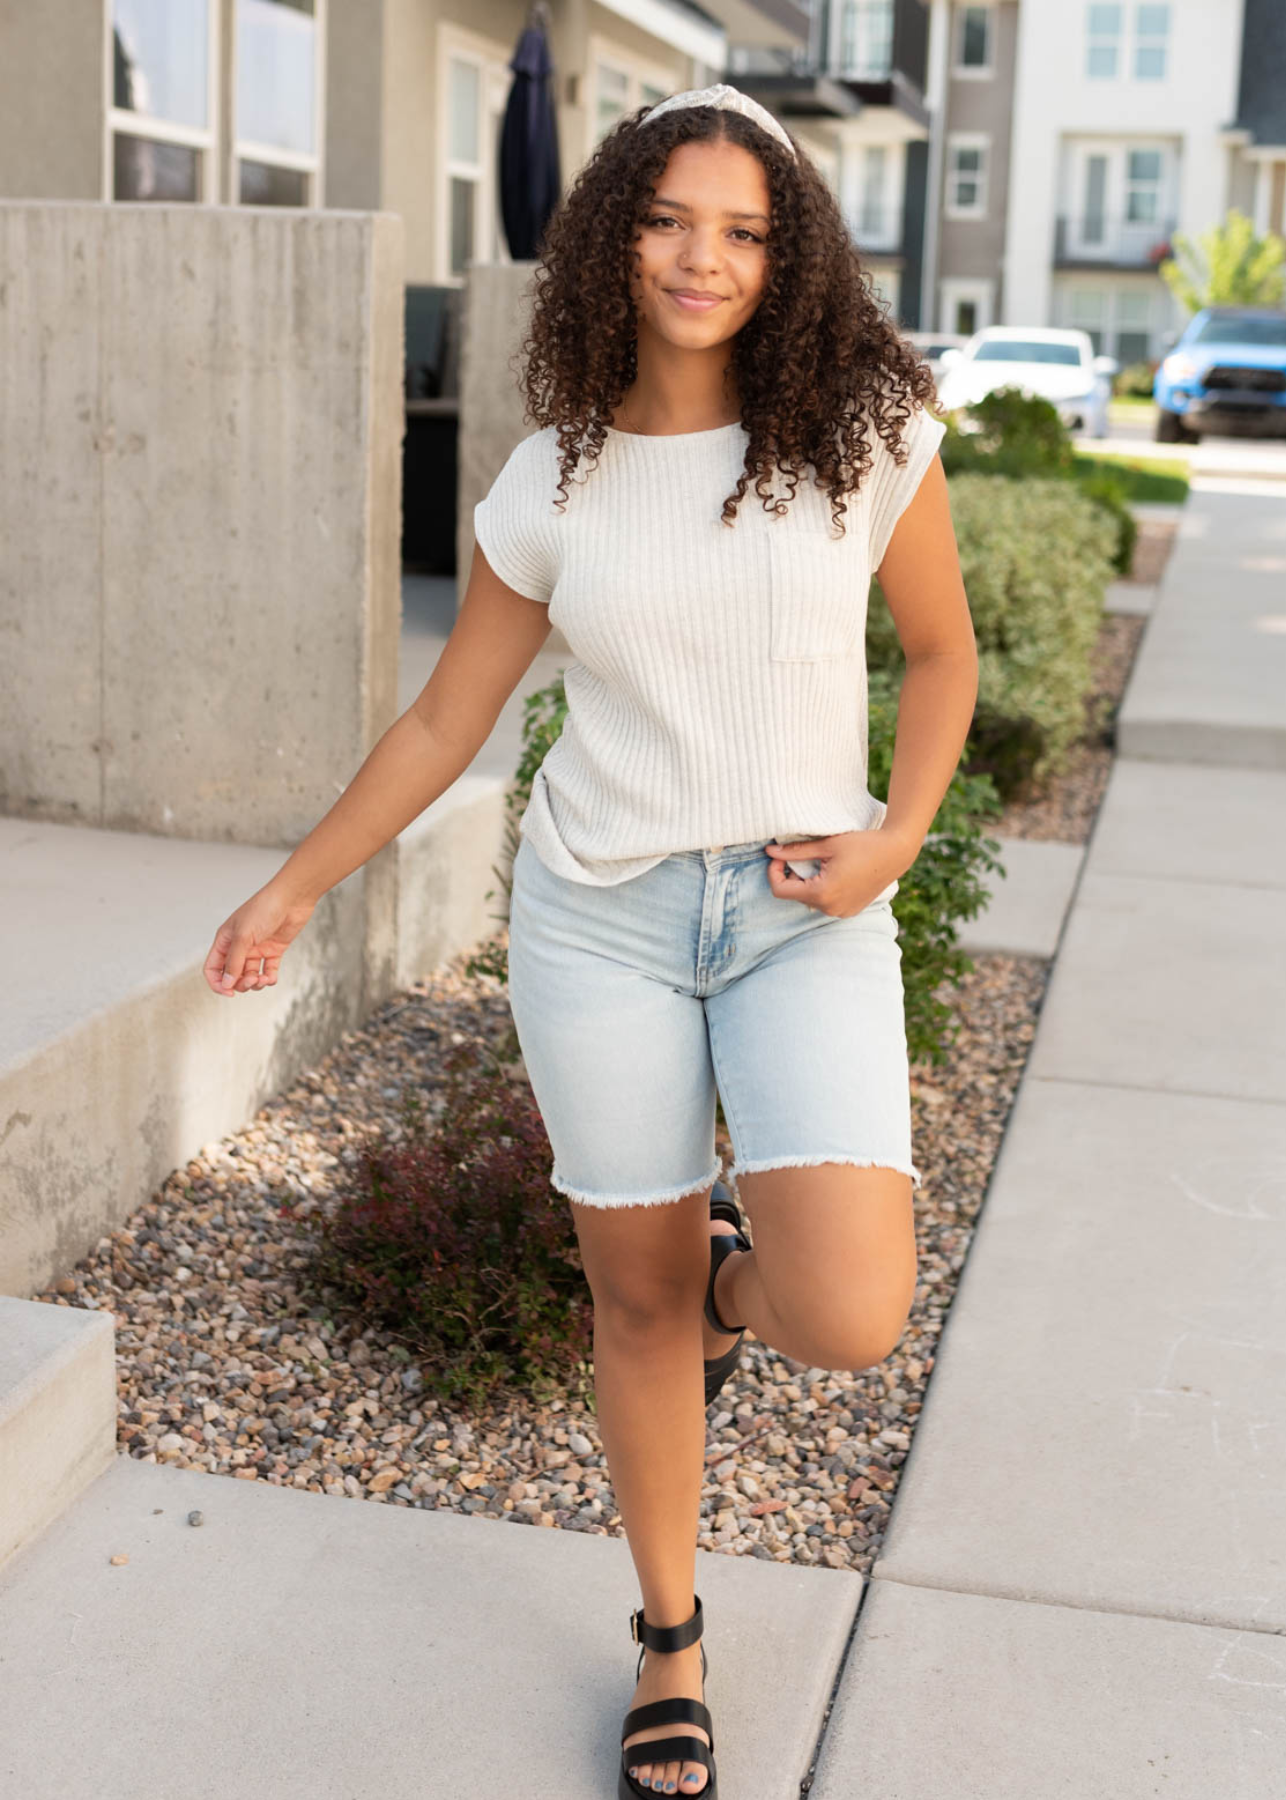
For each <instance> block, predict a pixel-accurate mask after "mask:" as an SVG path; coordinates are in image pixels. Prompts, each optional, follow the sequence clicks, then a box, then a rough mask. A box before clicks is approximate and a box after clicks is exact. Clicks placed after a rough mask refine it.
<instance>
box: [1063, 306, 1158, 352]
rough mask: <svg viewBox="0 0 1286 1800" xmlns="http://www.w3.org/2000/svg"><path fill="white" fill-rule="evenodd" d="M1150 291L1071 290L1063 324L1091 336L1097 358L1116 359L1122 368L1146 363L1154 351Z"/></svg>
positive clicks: (1064, 311)
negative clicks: (1110, 357)
mask: <svg viewBox="0 0 1286 1800" xmlns="http://www.w3.org/2000/svg"><path fill="white" fill-rule="evenodd" d="M1152 306H1153V298H1152V293H1151V290H1149V289H1144V288H1134V287H1129V288H1125V287H1122V288H1098V287H1095V288H1072V289H1070V290H1069V291H1068V292H1067V293H1066V294H1065V296H1064V300H1063V305H1062V308H1061V316H1062V319H1063V322H1064V324H1066V325H1071V326H1074V327H1075V328H1076V329H1077V330H1078V331H1086V332H1088V333H1089V336H1090V341H1091V343H1092V344H1093V345H1094V354H1095V356H1105V355H1106V356H1114V357H1115V358H1116V360H1117V362H1119V363H1120V365H1121V367H1122V368H1123V369H1124V368H1127V367H1128V366H1129V364H1131V363H1138V362H1146V361H1147V360H1148V358H1149V357H1150V355H1151V348H1152Z"/></svg>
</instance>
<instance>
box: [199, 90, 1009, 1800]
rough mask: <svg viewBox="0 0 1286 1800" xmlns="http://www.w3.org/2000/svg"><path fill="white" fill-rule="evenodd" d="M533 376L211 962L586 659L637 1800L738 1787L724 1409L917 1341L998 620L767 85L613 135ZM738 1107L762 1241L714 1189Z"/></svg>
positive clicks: (578, 1089) (253, 983)
mask: <svg viewBox="0 0 1286 1800" xmlns="http://www.w3.org/2000/svg"><path fill="white" fill-rule="evenodd" d="M524 351H525V353H526V358H525V377H524V379H525V389H526V396H527V400H528V410H529V412H531V413H532V414H534V415H535V417H536V418H537V419H538V420H539V421H540V429H538V430H537V431H535V432H534V433H533V434H532V435H531V436H528V437H526V438H524V439H523V440H522V441H521V442H520V443H519V444H518V446H517V447H516V448H515V450H514V451H513V453H512V455H511V456H510V458H509V460H508V462H507V463H506V464H505V466H504V468H503V469H502V471H501V473H500V475H499V476H498V477H497V479H496V481H495V483H494V484H493V486H492V488H491V491H490V492H489V493H488V495H487V496H486V498H485V499H484V500H483V501H481V502H480V503H479V505H478V507H477V508H476V511H475V531H476V537H477V540H478V542H477V546H476V548H475V552H474V558H473V565H472V568H471V570H470V576H469V584H468V590H467V592H466V594H465V598H464V601H463V604H462V607H461V610H460V614H459V617H458V619H457V622H456V625H455V628H454V630H453V631H452V633H451V636H450V639H449V641H448V643H447V645H446V647H445V649H444V650H443V652H442V655H441V658H440V659H439V662H438V664H437V667H436V668H435V670H434V672H433V674H432V676H431V677H430V679H429V681H428V683H427V685H426V687H425V689H424V692H423V693H422V694H421V695H420V697H419V698H418V699H417V700H416V702H415V703H414V705H413V706H412V707H411V708H410V709H409V711H408V712H407V713H406V714H405V715H404V716H403V717H402V718H401V719H399V720H398V721H397V723H396V724H395V725H394V726H393V727H392V728H391V729H390V730H389V731H388V732H387V733H386V734H385V735H384V737H383V738H382V739H381V740H380V742H379V743H378V744H377V745H376V747H375V749H374V750H373V751H372V753H371V755H370V756H369V757H368V758H367V760H366V762H365V763H364V764H363V766H362V768H361V769H360V770H359V771H358V773H357V775H356V777H355V778H354V780H353V781H352V783H351V784H350V786H349V787H348V788H347V789H346V790H345V792H344V794H343V796H342V797H341V798H340V800H339V801H338V802H337V803H336V805H335V806H334V807H332V809H331V810H330V812H329V813H328V814H327V815H326V817H325V818H324V819H323V820H322V821H321V823H320V824H319V825H318V826H317V827H316V828H315V830H314V831H313V832H312V833H310V835H309V836H308V837H307V838H306V839H305V840H304V842H303V843H302V844H301V845H300V846H299V848H298V849H297V850H296V851H295V852H294V853H293V855H292V856H291V857H290V859H289V860H288V861H287V863H286V864H285V865H284V867H283V868H282V870H281V871H280V872H279V874H278V875H277V876H276V877H274V879H273V880H272V881H271V882H270V883H269V884H268V885H267V887H266V888H264V889H262V890H261V891H260V892H259V894H257V895H255V896H254V897H253V898H252V899H251V900H250V901H248V902H247V903H246V905H245V906H243V907H241V908H240V909H239V910H238V911H237V912H236V913H234V914H233V915H232V917H231V918H230V919H229V920H227V921H226V922H225V924H224V925H223V926H222V927H220V929H219V932H218V933H217V935H216V937H215V941H214V946H213V948H212V950H211V953H210V957H209V959H208V961H207V964H206V975H207V979H208V981H209V983H210V985H211V987H213V988H214V990H215V991H216V992H246V991H249V990H251V989H255V988H259V987H270V986H272V985H273V984H274V983H275V982H276V980H277V971H278V966H279V964H280V960H281V956H282V953H283V951H284V949H285V947H286V945H287V944H288V943H289V942H290V941H291V939H292V938H293V936H294V935H295V934H296V933H297V932H298V930H299V929H300V928H301V926H302V924H303V923H304V922H305V920H306V919H307V917H308V916H309V914H310V912H311V910H312V908H313V906H314V905H315V904H316V901H317V900H318V898H319V897H320V896H321V895H322V894H323V893H325V892H326V891H327V889H328V888H330V887H331V886H333V885H334V884H335V883H336V882H338V881H340V880H342V879H343V878H344V877H345V876H346V875H347V874H349V873H350V872H351V871H352V870H353V869H355V868H356V867H358V866H359V865H360V864H361V863H363V862H364V861H366V859H367V858H368V857H370V856H371V855H372V854H373V853H374V852H375V851H376V850H377V849H379V848H380V847H381V846H383V845H384V844H385V843H387V842H388V841H389V839H390V838H392V837H393V836H395V835H396V834H397V833H398V832H399V831H401V830H402V829H403V827H404V826H406V825H407V824H409V823H410V821H411V820H412V819H414V818H415V817H416V816H417V815H418V814H419V813H420V812H421V811H422V810H423V808H424V807H425V806H426V805H428V804H429V803H430V802H431V801H432V800H433V799H435V798H436V797H437V796H438V795H439V794H440V793H442V792H443V791H444V790H445V789H446V788H448V787H449V786H450V785H451V783H452V782H453V781H454V780H455V779H456V777H457V776H458V775H459V774H461V773H462V772H463V771H464V769H465V768H466V767H467V766H468V765H469V763H470V762H471V761H472V759H473V757H474V756H475V754H476V753H477V751H478V750H479V748H480V747H481V745H482V744H483V743H484V742H485V740H486V738H487V737H488V735H489V734H490V732H491V729H492V727H493V725H494V723H495V721H496V718H497V716H498V714H499V712H500V709H501V707H502V706H503V704H504V702H505V700H506V699H507V698H508V697H509V695H510V694H511V693H512V692H513V690H514V688H515V687H516V686H517V684H518V682H519V681H520V680H521V679H522V677H523V674H524V672H525V671H526V670H527V668H528V667H529V665H530V663H531V661H532V658H533V657H534V656H535V654H536V652H537V651H538V650H539V649H540V647H541V645H542V644H543V643H544V642H545V639H546V637H547V636H548V633H549V630H550V627H551V623H552V624H556V625H558V626H559V627H560V628H561V629H562V630H563V632H564V633H565V634H566V636H567V639H568V642H569V643H570V645H571V648H572V650H573V652H574V655H575V660H574V662H573V663H572V664H571V665H570V666H569V668H568V670H567V674H566V692H567V701H568V716H567V720H566V723H565V725H564V729H563V732H562V734H561V736H560V737H559V739H558V740H557V742H556V743H555V745H554V747H553V748H552V749H551V751H550V753H549V755H548V756H547V757H546V758H545V762H544V764H543V765H542V767H541V769H540V770H539V771H538V773H537V776H536V779H535V781H534V783H533V789H532V796H531V803H530V805H529V806H528V808H527V811H526V813H525V814H524V816H523V819H522V822H521V833H522V835H521V841H520V846H519V850H518V854H517V856H516V858H515V863H514V872H513V891H512V905H511V911H510V946H509V997H510V1004H511V1007H512V1010H513V1016H514V1021H515V1026H516V1029H517V1031H518V1035H519V1040H520V1042H521V1045H522V1049H523V1055H524V1061H525V1063H526V1067H527V1071H528V1074H529V1076H530V1078H531V1082H532V1087H533V1091H534V1093H535V1096H536V1099H537V1102H538V1104H539V1106H540V1109H541V1112H542V1115H543V1117H544V1120H545V1124H546V1127H547V1129H548V1131H549V1136H550V1140H551V1143H552V1145H553V1149H554V1170H553V1177H552V1179H553V1184H554V1186H555V1188H557V1189H558V1190H559V1191H560V1192H561V1193H563V1194H565V1195H566V1196H567V1197H568V1199H569V1201H570V1203H571V1206H572V1210H573V1214H574V1217H575V1223H576V1230H577V1234H578V1237H579V1242H580V1246H581V1251H582V1255H583V1259H584V1267H585V1272H586V1277H587V1279H588V1282H589V1285H590V1288H591V1291H592V1294H593V1299H594V1307H595V1326H594V1369H595V1387H596V1396H597V1405H598V1418H599V1425H600V1429H601V1431H602V1436H603V1442H604V1447H605V1449H606V1452H607V1456H608V1462H609V1466H610V1470H611V1476H612V1483H613V1490H614V1494H615V1498H616V1503H617V1506H618V1507H619V1510H620V1513H621V1517H622V1520H623V1522H624V1525H625V1528H626V1531H627V1534H628V1537H629V1542H630V1548H631V1553H632V1556H633V1559H634V1564H635V1568H636V1570H637V1573H638V1578H639V1583H640V1587H641V1590H642V1599H643V1605H642V1608H641V1609H640V1610H638V1611H636V1612H635V1613H633V1614H632V1615H631V1628H632V1635H633V1637H634V1641H635V1642H640V1643H641V1644H642V1646H643V1648H642V1650H641V1652H640V1657H639V1670H638V1671H637V1673H638V1681H637V1686H636V1689H635V1693H634V1696H633V1699H632V1701H631V1710H630V1712H629V1714H628V1715H627V1717H626V1720H625V1726H624V1729H623V1731H622V1760H621V1769H620V1774H619V1778H618V1779H619V1785H618V1793H619V1795H621V1796H631V1795H638V1794H642V1793H655V1792H665V1793H676V1792H681V1793H684V1794H700V1793H705V1792H707V1791H708V1793H709V1794H710V1796H711V1797H712V1800H714V1797H715V1796H717V1787H716V1780H715V1763H714V1756H713V1743H714V1734H713V1730H712V1727H711V1718H710V1714H709V1713H708V1711H707V1710H706V1708H705V1705H704V1703H703V1700H702V1699H701V1698H700V1696H701V1695H702V1694H703V1692H704V1675H705V1652H704V1648H703V1647H702V1646H701V1644H700V1642H699V1639H700V1637H701V1633H702V1629H703V1625H704V1616H703V1613H702V1608H701V1603H700V1600H699V1598H698V1597H697V1595H696V1593H695V1591H694V1571H695V1538H696V1527H697V1517H698V1512H699V1501H700V1490H701V1478H702V1465H703V1451H704V1443H705V1420H704V1406H705V1405H706V1404H707V1403H708V1402H709V1401H710V1400H711V1399H712V1398H713V1397H714V1395H715V1394H716V1393H717V1392H718V1390H719V1388H720V1386H721V1385H722V1382H723V1380H724V1379H725V1378H726V1377H727V1375H728V1374H729V1373H730V1372H731V1370H732V1368H733V1367H734V1366H735V1363H736V1360H737V1354H738V1350H739V1347H740V1343H741V1338H742V1335H743V1334H744V1332H745V1330H746V1329H747V1328H749V1329H752V1330H753V1331H754V1333H755V1335H756V1337H758V1338H759V1339H760V1340H762V1341H763V1342H764V1343H765V1344H768V1345H770V1346H773V1347H775V1348H776V1349H778V1350H779V1351H781V1352H782V1353H783V1354H784V1355H786V1356H789V1357H792V1358H795V1359H797V1360H798V1361H801V1362H803V1363H806V1364H816V1365H822V1366H827V1367H834V1368H844V1369H850V1370H853V1369H858V1368H865V1367H870V1366H871V1365H873V1364H875V1363H878V1362H880V1361H881V1360H883V1358H884V1357H886V1356H887V1355H888V1354H889V1353H890V1351H891V1350H892V1348H893V1347H894V1345H895V1344H896V1343H897V1340H898V1338H899V1336H900V1334H901V1331H902V1328H903V1326H904V1324H905V1321H906V1316H907V1313H908V1311H909V1309H910V1304H911V1300H912V1296H913V1292H914V1288H915V1279H916V1251H915V1233H914V1223H913V1210H912V1188H913V1185H914V1184H918V1182H919V1173H918V1171H917V1170H916V1169H915V1167H914V1165H913V1163H912V1162H911V1144H910V1094H909V1081H908V1070H907V1052H906V1038H905V1031H904V1012H903V991H902V982H901V948H900V946H899V944H898V942H897V931H898V927H897V921H896V919H895V918H894V916H893V912H892V907H891V904H890V902H891V900H892V897H893V895H894V894H895V893H896V891H897V888H898V877H899V875H901V874H902V873H904V872H905V871H906V870H907V869H908V868H909V867H910V866H911V864H912V863H913V862H914V860H915V858H916V856H917V854H918V852H919V848H920V845H921V843H922V841H923V839H924V836H925V834H926V832H927V831H928V829H929V827H930V825H931V823H932V821H933V818H934V816H935V814H936V812H937V809H938V806H939V804H940V802H941V800H942V797H943V795H944V793H945V792H946V789H947V786H948V783H949V782H950V780H951V776H952V774H953V772H954V770H955V767H956V764H957V762H958V759H959V756H960V752H961V749H962V747H963V744H964V740H965V736H966V733H967V731H968V728H969V723H970V720H971V718H972V714H973V706H974V700H975V696H976V691H977V661H976V655H975V649H974V639H973V630H972V624H971V621H970V618H969V612H968V606H967V602H966V599H965V595H964V591H963V586H962V583H961V579H960V570H959V563H958V560H957V556H956V546H955V538H954V534H953V532H952V528H951V520H950V514H949V510H948V505H947V495H946V484H945V479H944V476H943V472H942V467H941V464H940V462H939V461H938V460H937V455H936V452H937V448H938V444H939V441H940V439H941V435H942V426H941V425H940V424H939V423H938V422H937V421H936V420H935V419H933V418H932V416H931V415H929V414H928V413H927V412H925V410H924V402H925V401H926V400H927V399H929V398H931V396H932V393H933V388H932V381H931V378H930V376H929V374H928V371H927V369H926V368H925V367H924V365H922V364H921V363H920V362H919V361H918V360H917V359H916V357H915V356H914V355H913V353H912V352H911V351H910V350H909V349H908V348H907V347H906V346H904V344H903V343H902V341H901V340H900V339H899V337H898V336H897V334H896V332H895V331H894V330H893V329H892V327H891V326H890V325H889V324H888V322H887V319H886V317H885V315H884V313H883V312H882V310H881V309H880V307H879V306H878V305H877V303H876V301H875V299H874V298H873V295H872V292H871V290H870V287H869V285H868V283H867V282H866V279H865V277H864V276H863V275H862V273H861V270H860V267H859V263H858V258H857V254H856V251H855V250H854V248H853V246H852V244H851V242H850V239H849V234H848V231H847V229H846V227H845V224H844V221H843V218H842V215H841V214H840V212H839V210H838V207H837V206H836V203H835V201H834V198H833V196H832V195H831V193H830V191H829V190H828V188H827V187H826V185H825V183H824V182H823V180H822V179H821V177H820V176H819V175H818V173H817V171H816V170H815V169H814V168H813V166H812V165H811V164H810V162H809V161H808V160H807V158H806V157H805V156H804V155H803V154H802V153H801V152H800V151H799V150H798V149H797V147H796V146H795V144H794V143H793V141H792V140H791V138H790V137H789V135H788V134H787V133H786V132H785V131H784V130H783V128H782V127H781V125H780V124H779V122H778V121H777V120H776V119H774V118H773V117H772V115H771V114H769V113H767V112H766V111H765V110H764V109H763V108H762V107H760V106H758V105H757V103H756V102H754V101H753V100H750V99H749V98H747V97H746V96H745V95H743V94H741V93H739V92H737V91H736V90H735V89H733V88H731V87H728V86H725V85H724V84H722V83H720V84H716V85H715V86H714V87H712V88H707V89H701V90H696V91H690V92H688V93H684V94H678V95H674V96H671V97H670V98H669V99H667V100H665V101H663V102H662V103H661V104H660V105H659V106H656V107H653V108H652V109H651V111H650V112H648V113H646V114H635V115H633V116H631V117H629V118H627V119H625V120H623V121H621V122H620V123H619V124H618V125H617V126H616V128H615V129H614V130H613V131H612V132H610V133H609V134H608V136H607V137H606V138H605V139H604V140H603V142H602V143H601V144H600V145H599V147H598V148H597V149H596V151H595V152H594V154H593V156H592V157H591V158H590V159H589V162H588V163H587V164H586V166H585V167H584V168H583V169H582V171H581V172H580V174H579V176H578V177H577V179H576V181H575V183H574V184H573V186H572V188H571V191H570V192H569V194H568V196H567V197H566V199H565V200H564V202H563V203H562V205H561V207H560V208H559V211H558V213H557V214H556V215H555V217H554V218H553V220H552V221H551V223H550V226H549V228H548V231H547V234H546V238H545V242H544V245H543V249H542V256H541V259H540V264H539V266H538V269H537V274H536V284H535V294H534V305H533V309H532V315H531V325H530V332H529V335H528V338H527V340H526V343H525V344H524ZM752 480H753V482H754V497H753V498H750V499H749V500H747V488H748V486H749V484H750V482H751V481H752ZM846 496H847V498H845V497H846ZM877 568H878V571H879V575H880V582H881V587H882V589H883V592H884V594H885V596H886V598H887V600H888V603H889V606H890V608H891V610H892V612H893V616H894V620H895V623H896V625H897V629H898V633H899V637H900V639H901V643H902V646H903V649H904V650H905V653H906V658H907V671H906V676H905V679H904V682H903V686H902V693H901V701H900V706H899V713H898V731H897V742H896V747H895V753H894V760H893V768H892V776H891V781H890V790H889V799H888V802H887V805H886V804H884V803H883V802H881V801H879V800H877V799H875V798H874V797H873V796H872V795H871V794H870V793H869V791H868V790H867V787H866V774H867V746H866V666H865V650H864V632H865V612H866V595H867V589H868V585H869V577H870V574H871V572H872V571H873V570H875V569H877ZM716 1091H717V1092H718V1093H719V1094H720V1095H721V1097H722V1100H723V1104H724V1110H725V1114H726V1117H727V1119H728V1124H729V1130H730V1133H731V1137H732V1142H733V1146H734V1150H735V1152H736V1157H737V1161H736V1165H735V1172H734V1176H733V1178H734V1180H735V1185H736V1189H737V1192H738V1195H739V1197H740V1198H741V1199H743V1200H744V1203H745V1209H746V1214H747V1215H748V1217H749V1219H750V1221H751V1222H752V1224H753V1230H754V1242H753V1247H752V1245H751V1242H750V1240H749V1238H748V1237H747V1236H746V1235H745V1234H744V1232H743V1231H742V1230H741V1229H740V1226H741V1223H742V1215H741V1212H740V1210H739V1208H738V1205H737V1203H736V1202H735V1201H734V1199H733V1197H732V1195H731V1194H730V1192H729V1191H728V1189H727V1188H726V1187H724V1186H723V1184H722V1183H721V1182H719V1181H718V1180H717V1179H716V1178H717V1177H718V1176H719V1174H720V1173H721V1168H720V1164H719V1161H718V1159H717V1158H716V1157H715V1154H714V1148H715V1146H714V1124H715V1099H716ZM730 1228H731V1229H730ZM699 1363H700V1364H704V1371H703V1373H702V1372H700V1371H699V1368H698V1365H699Z"/></svg>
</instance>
